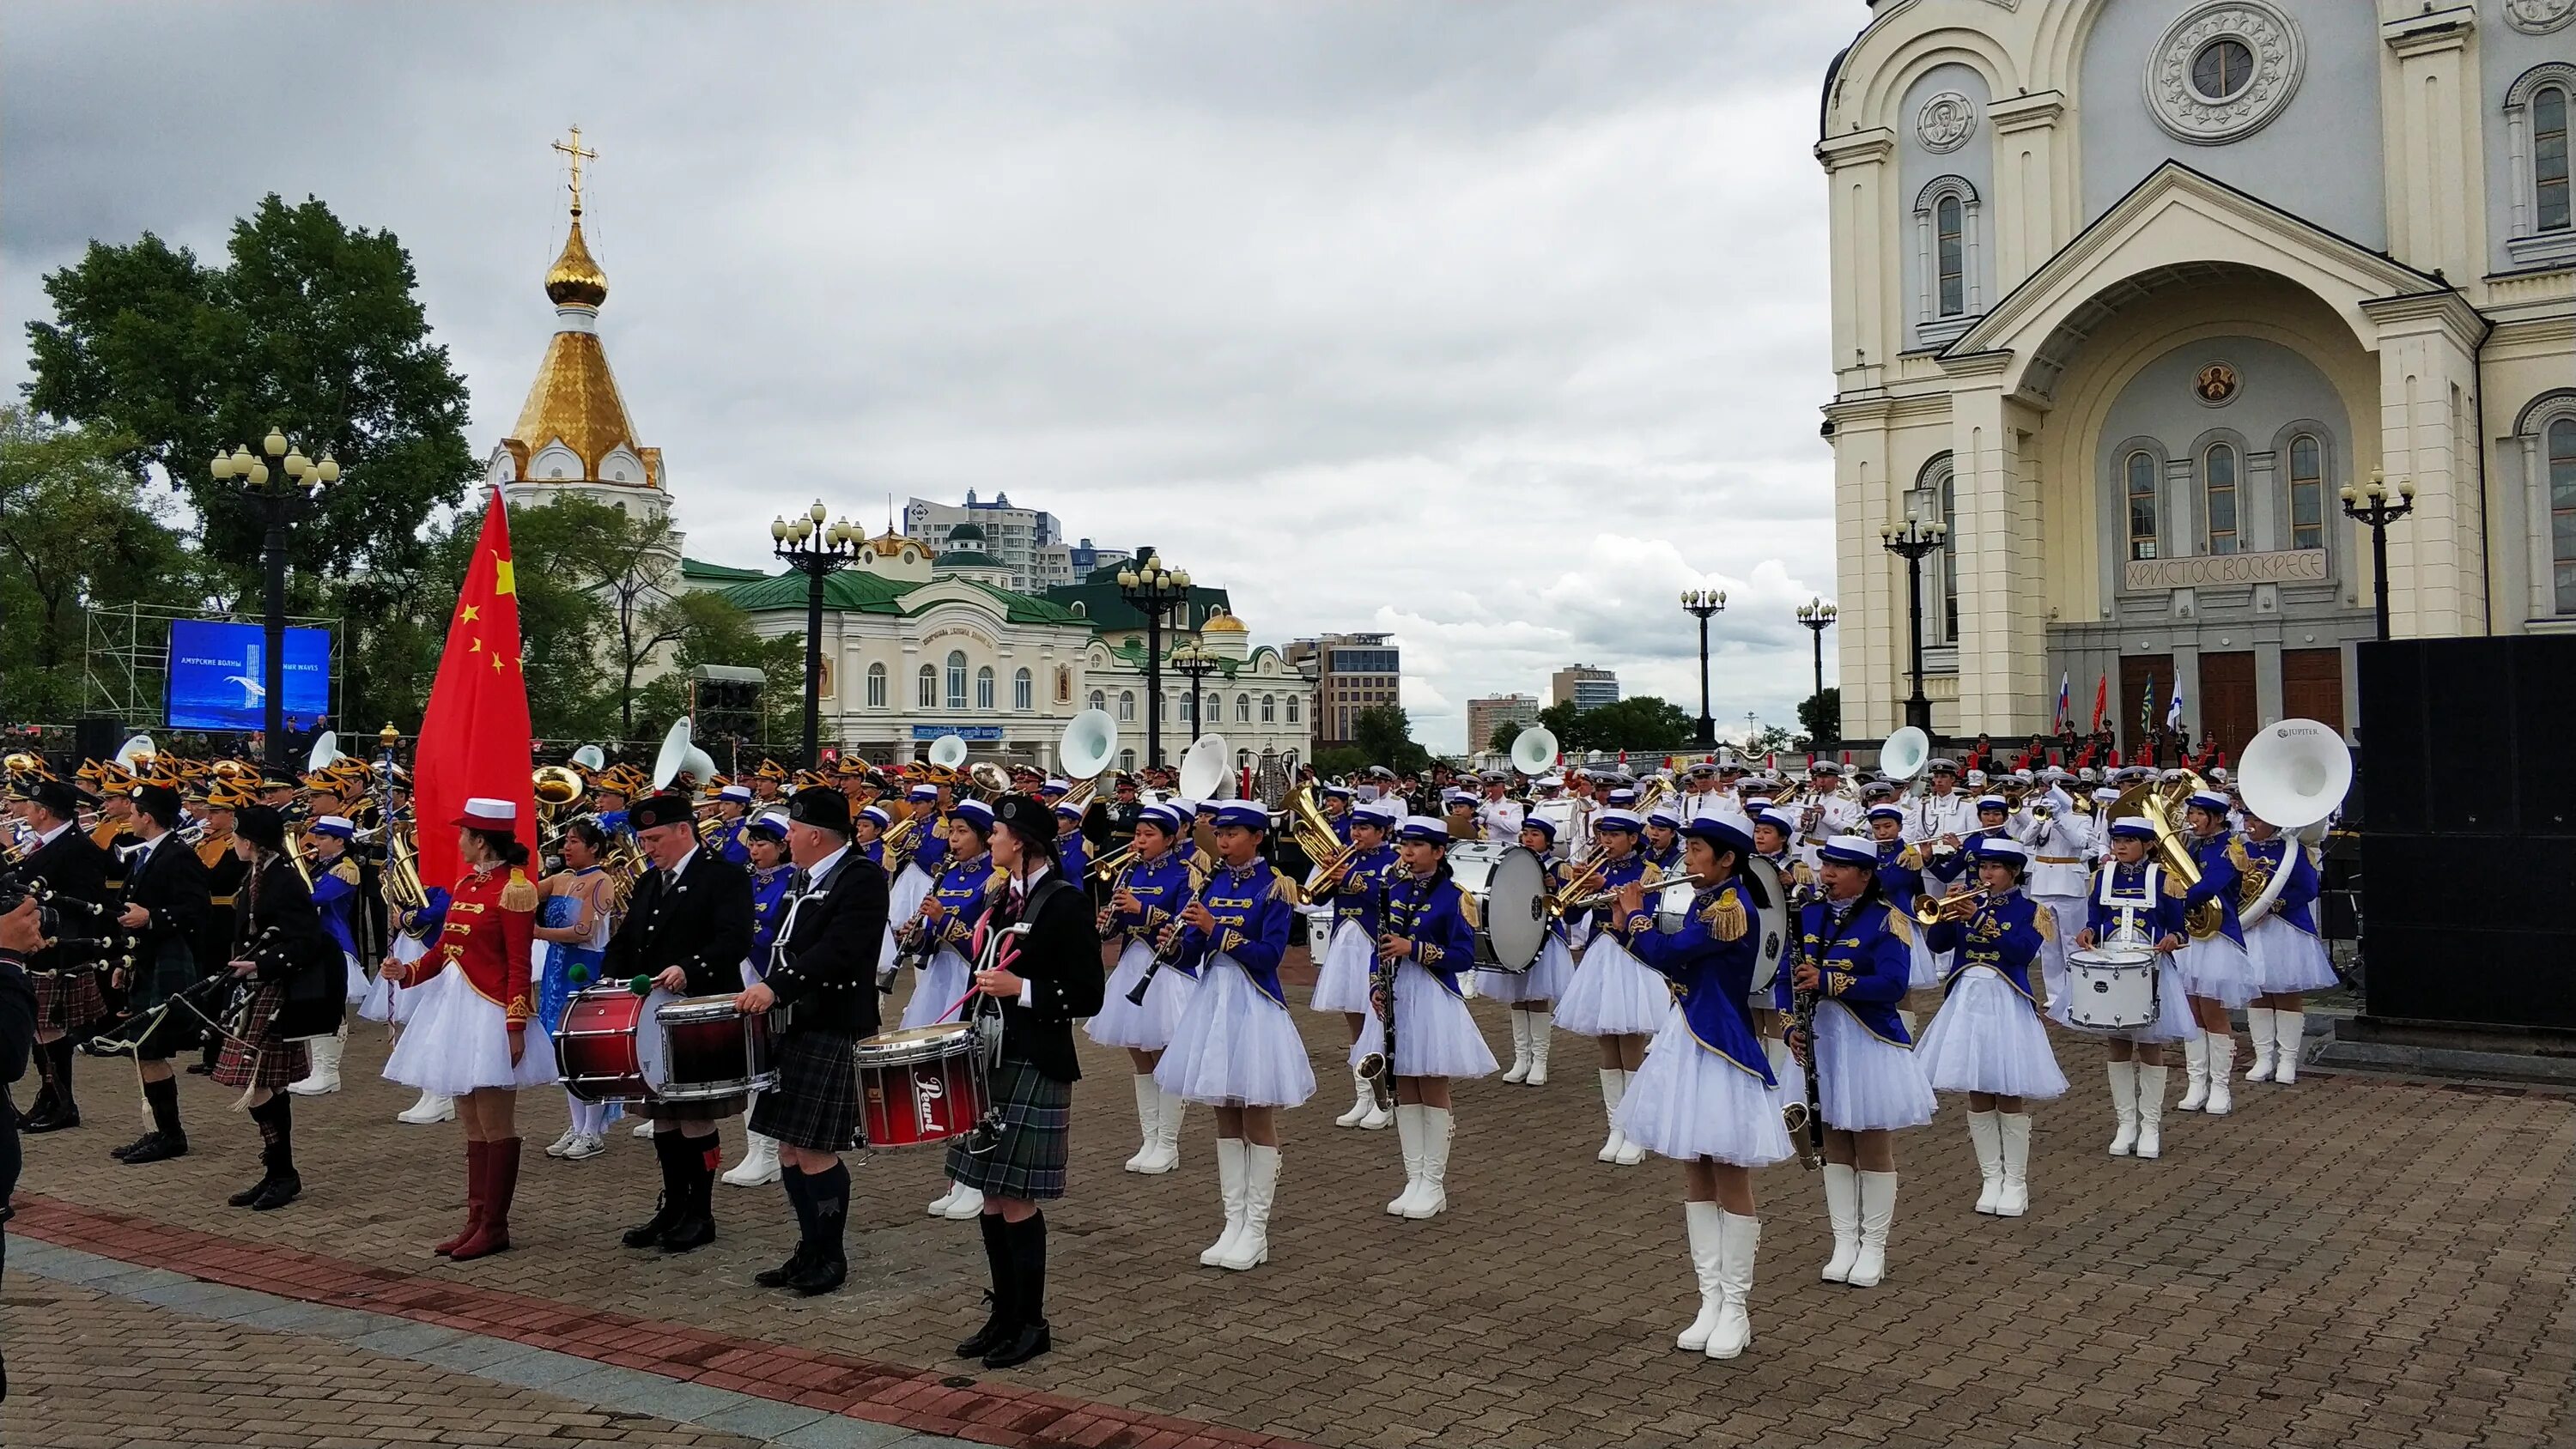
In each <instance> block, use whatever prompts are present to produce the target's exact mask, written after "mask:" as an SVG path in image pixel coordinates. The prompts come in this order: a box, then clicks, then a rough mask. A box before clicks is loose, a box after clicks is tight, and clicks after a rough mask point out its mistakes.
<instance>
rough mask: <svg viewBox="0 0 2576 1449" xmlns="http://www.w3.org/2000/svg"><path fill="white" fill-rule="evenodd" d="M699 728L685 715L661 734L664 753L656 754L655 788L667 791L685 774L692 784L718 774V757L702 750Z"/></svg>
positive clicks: (657, 790)
mask: <svg viewBox="0 0 2576 1449" xmlns="http://www.w3.org/2000/svg"><path fill="white" fill-rule="evenodd" d="M695 734H696V727H695V726H694V725H691V724H690V723H689V721H688V719H687V718H686V717H685V716H684V717H682V718H681V719H680V720H679V721H678V722H677V723H675V724H673V725H672V726H671V731H670V733H668V734H666V735H664V736H662V750H661V753H659V754H657V755H655V756H654V757H653V790H654V793H656V794H659V793H661V792H662V791H665V790H668V789H670V788H671V786H672V785H674V784H675V783H677V782H678V780H679V778H680V777H681V776H683V775H686V776H688V777H689V780H690V782H691V783H692V784H693V785H703V784H705V783H706V782H708V781H709V780H712V779H714V778H715V777H716V762H715V757H714V756H712V755H710V754H708V753H707V752H706V751H704V750H702V749H699V748H698V746H697V741H696V739H695Z"/></svg>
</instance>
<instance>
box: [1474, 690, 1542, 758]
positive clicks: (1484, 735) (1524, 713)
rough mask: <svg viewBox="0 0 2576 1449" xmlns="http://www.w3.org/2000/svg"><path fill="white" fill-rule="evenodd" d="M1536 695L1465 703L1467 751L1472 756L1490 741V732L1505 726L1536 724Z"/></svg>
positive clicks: (1491, 698)
mask: <svg viewBox="0 0 2576 1449" xmlns="http://www.w3.org/2000/svg"><path fill="white" fill-rule="evenodd" d="M1537 722H1538V696H1537V695H1534V694H1497V695H1492V696H1489V697H1487V698H1484V699H1471V700H1469V701H1467V749H1468V752H1469V753H1471V754H1472V753H1474V752H1476V751H1478V750H1482V749H1484V748H1485V747H1486V746H1488V745H1490V744H1491V743H1492V742H1493V738H1494V731H1495V730H1497V729H1500V728H1502V727H1503V726H1504V725H1507V724H1524V725H1525V724H1536V723H1537Z"/></svg>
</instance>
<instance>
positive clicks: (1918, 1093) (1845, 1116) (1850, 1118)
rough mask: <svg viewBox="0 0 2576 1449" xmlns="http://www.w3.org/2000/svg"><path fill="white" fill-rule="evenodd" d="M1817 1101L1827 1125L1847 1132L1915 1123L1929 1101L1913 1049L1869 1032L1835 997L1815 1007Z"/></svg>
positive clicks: (1925, 1116) (1928, 1110) (1926, 1113)
mask: <svg viewBox="0 0 2576 1449" xmlns="http://www.w3.org/2000/svg"><path fill="white" fill-rule="evenodd" d="M1816 1100H1817V1101H1818V1102H1819V1103H1820V1104H1821V1105H1822V1106H1823V1107H1824V1109H1825V1122H1826V1125H1828V1126H1832V1127H1839V1128H1842V1129H1843V1130H1844V1131H1846V1132H1869V1131H1878V1130H1884V1129H1887V1128H1894V1127H1920V1126H1922V1125H1923V1124H1924V1123H1926V1122H1929V1121H1931V1120H1932V1109H1933V1106H1934V1103H1933V1101H1932V1084H1931V1083H1930V1082H1927V1081H1925V1080H1924V1079H1923V1064H1922V1063H1920V1062H1918V1061H1916V1060H1915V1059H1914V1053H1913V1052H1911V1051H1908V1050H1906V1049H1905V1048H1904V1047H1901V1046H1898V1045H1897V1044H1896V1043H1894V1042H1892V1041H1887V1040H1885V1039H1883V1038H1881V1037H1877V1036H1873V1035H1871V1034H1870V1030H1869V1028H1867V1027H1865V1026H1862V1025H1861V1024H1860V1019H1859V1018H1858V1017H1855V1016H1853V1015H1852V1014H1851V1012H1850V1011H1849V1010H1847V1009H1845V1008H1844V1007H1843V1006H1842V1005H1841V1004H1840V1003H1838V1002H1834V1001H1823V1002H1819V1003H1817V1006H1816Z"/></svg>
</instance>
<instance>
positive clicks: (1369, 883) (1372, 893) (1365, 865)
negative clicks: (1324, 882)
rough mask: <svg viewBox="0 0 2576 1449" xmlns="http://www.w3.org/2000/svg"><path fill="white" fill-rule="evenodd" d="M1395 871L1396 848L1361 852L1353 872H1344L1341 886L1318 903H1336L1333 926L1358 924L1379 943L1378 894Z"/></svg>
mask: <svg viewBox="0 0 2576 1449" xmlns="http://www.w3.org/2000/svg"><path fill="white" fill-rule="evenodd" d="M1394 869H1395V847H1394V846H1392V845H1379V846H1375V847H1373V848H1371V849H1368V850H1363V851H1361V852H1360V853H1359V854H1358V855H1356V856H1353V857H1352V858H1351V864H1350V869H1349V870H1347V871H1345V872H1343V875H1342V878H1341V881H1340V883H1339V884H1337V885H1334V886H1332V887H1330V888H1329V889H1327V890H1325V891H1324V892H1323V893H1321V894H1319V895H1317V896H1316V897H1315V899H1316V901H1317V902H1318V903H1321V902H1324V901H1331V902H1332V903H1333V925H1334V927H1335V928H1336V929H1338V928H1339V927H1340V926H1341V923H1342V922H1344V921H1357V922H1359V923H1360V930H1361V931H1363V932H1365V933H1366V934H1367V935H1368V938H1369V939H1370V940H1372V941H1374V940H1376V939H1377V932H1378V919H1377V893H1378V888H1379V887H1380V886H1381V885H1383V884H1384V883H1385V881H1386V877H1387V873H1388V872H1390V871H1392V870H1394Z"/></svg>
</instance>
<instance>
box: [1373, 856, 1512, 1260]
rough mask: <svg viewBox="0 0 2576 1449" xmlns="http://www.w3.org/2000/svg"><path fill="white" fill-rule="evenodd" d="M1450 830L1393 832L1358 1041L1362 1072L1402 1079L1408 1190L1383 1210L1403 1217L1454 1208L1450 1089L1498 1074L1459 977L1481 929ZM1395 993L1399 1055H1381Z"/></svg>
mask: <svg viewBox="0 0 2576 1449" xmlns="http://www.w3.org/2000/svg"><path fill="white" fill-rule="evenodd" d="M1448 850H1449V825H1448V822H1447V821H1444V820H1434V819H1432V818H1431V817H1430V816H1428V815H1416V816H1414V817H1413V818H1412V819H1409V820H1407V821H1405V822H1404V824H1403V825H1401V826H1399V827H1397V829H1396V852H1397V861H1396V869H1395V872H1394V873H1393V874H1392V875H1390V876H1389V877H1388V878H1387V884H1386V893H1385V896H1384V901H1385V905H1384V912H1385V914H1384V918H1383V919H1382V920H1380V921H1379V923H1378V938H1377V959H1378V964H1379V975H1378V977H1377V979H1376V980H1373V981H1372V982H1371V984H1370V988H1369V1010H1368V1020H1367V1022H1366V1023H1365V1024H1364V1025H1363V1026H1362V1027H1361V1029H1360V1037H1359V1040H1358V1041H1355V1042H1353V1043H1351V1053H1350V1065H1351V1069H1352V1070H1353V1071H1354V1072H1356V1071H1358V1070H1359V1069H1360V1065H1361V1063H1363V1062H1364V1061H1366V1060H1367V1059H1368V1058H1369V1057H1370V1056H1372V1055H1375V1056H1378V1057H1379V1059H1380V1062H1379V1065H1380V1068H1381V1070H1383V1071H1386V1072H1391V1073H1393V1074H1394V1077H1395V1099H1396V1106H1395V1131H1396V1136H1397V1138H1398V1139H1399V1140H1400V1141H1401V1142H1402V1144H1403V1149H1404V1191H1403V1192H1402V1193H1400V1194H1398V1195H1397V1196H1396V1198H1395V1200H1394V1201H1392V1202H1390V1203H1388V1204H1387V1205H1386V1210H1387V1211H1388V1212H1389V1213H1392V1214H1394V1215H1395V1216H1397V1217H1402V1218H1416V1219H1419V1218H1427V1217H1432V1216H1435V1215H1437V1214H1438V1213H1439V1212H1440V1211H1441V1210H1442V1209H1444V1208H1446V1207H1447V1206H1448V1205H1449V1192H1448V1186H1447V1184H1448V1180H1449V1141H1450V1133H1451V1129H1452V1127H1453V1126H1454V1125H1455V1122H1456V1119H1455V1117H1454V1116H1452V1114H1451V1108H1450V1099H1449V1083H1450V1080H1451V1079H1452V1078H1456V1077H1482V1076H1487V1075H1490V1074H1491V1073H1492V1072H1493V1070H1494V1054H1493V1052H1492V1050H1491V1049H1489V1048H1488V1047H1487V1046H1486V1045H1485V1038H1484V1037H1483V1035H1482V1034H1480V1033H1479V1032H1478V1031H1477V1030H1476V1019H1475V1017H1474V1016H1472V1015H1471V1014H1469V1012H1468V1010H1467V999H1466V997H1465V996H1464V995H1463V994H1461V993H1460V991H1459V989H1458V987H1459V981H1458V978H1459V975H1460V973H1462V972H1464V971H1467V970H1469V969H1471V968H1472V967H1474V965H1475V964H1476V928H1475V927H1474V926H1473V925H1470V924H1469V923H1468V921H1467V912H1466V906H1465V897H1464V895H1463V894H1462V893H1461V892H1460V891H1459V889H1458V882H1457V880H1456V878H1455V877H1453V876H1452V875H1451V874H1450V873H1449V863H1448V860H1447V858H1446V857H1447V854H1448ZM1388 984H1392V986H1393V987H1394V990H1395V1001H1394V1006H1395V1028H1396V1030H1395V1056H1394V1060H1392V1061H1387V1060H1385V1057H1384V1051H1385V1044H1386V1032H1385V1029H1384V1027H1383V1026H1381V1025H1380V1023H1381V1022H1382V1021H1383V1020H1384V1019H1385V1017H1384V1015H1383V1013H1384V1012H1385V1011H1386V1009H1387V1004H1388V1003H1387V999H1386V987H1387V985H1388Z"/></svg>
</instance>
